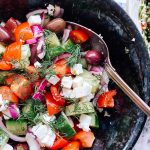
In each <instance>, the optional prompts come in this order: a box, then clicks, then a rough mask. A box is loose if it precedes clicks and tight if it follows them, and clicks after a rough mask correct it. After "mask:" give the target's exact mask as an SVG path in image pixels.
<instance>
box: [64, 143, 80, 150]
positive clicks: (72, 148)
mask: <svg viewBox="0 0 150 150" xmlns="http://www.w3.org/2000/svg"><path fill="white" fill-rule="evenodd" d="M79 149H80V143H79V142H77V141H73V142H70V143H69V144H68V145H67V146H65V147H64V148H63V149H62V150H79Z"/></svg>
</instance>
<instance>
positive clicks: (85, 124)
mask: <svg viewBox="0 0 150 150" xmlns="http://www.w3.org/2000/svg"><path fill="white" fill-rule="evenodd" d="M91 120H92V118H91V116H88V115H85V114H82V115H81V116H80V119H79V122H80V123H79V124H78V125H77V126H78V127H79V128H80V129H83V131H86V132H88V131H90V124H91Z"/></svg>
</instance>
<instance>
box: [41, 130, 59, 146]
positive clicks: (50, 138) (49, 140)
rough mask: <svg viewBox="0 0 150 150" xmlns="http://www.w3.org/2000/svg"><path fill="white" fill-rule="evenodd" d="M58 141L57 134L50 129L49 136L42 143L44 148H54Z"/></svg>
mask: <svg viewBox="0 0 150 150" xmlns="http://www.w3.org/2000/svg"><path fill="white" fill-rule="evenodd" d="M55 139H56V134H55V133H54V132H53V131H52V130H51V129H50V128H48V134H47V135H46V136H45V137H44V138H43V139H42V140H41V141H40V143H41V144H42V146H44V147H45V146H46V147H52V146H53V144H54V141H55Z"/></svg>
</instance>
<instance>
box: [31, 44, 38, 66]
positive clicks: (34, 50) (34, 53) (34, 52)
mask: <svg viewBox="0 0 150 150" xmlns="http://www.w3.org/2000/svg"><path fill="white" fill-rule="evenodd" d="M36 56H37V44H33V45H32V46H31V57H30V63H31V65H34V63H35V62H36V61H37V59H36Z"/></svg>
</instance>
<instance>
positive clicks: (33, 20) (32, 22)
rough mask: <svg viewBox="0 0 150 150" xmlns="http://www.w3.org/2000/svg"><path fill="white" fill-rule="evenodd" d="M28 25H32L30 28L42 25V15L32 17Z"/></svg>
mask: <svg viewBox="0 0 150 150" xmlns="http://www.w3.org/2000/svg"><path fill="white" fill-rule="evenodd" d="M28 23H29V24H30V26H32V25H35V24H41V23H42V20H41V17H40V15H34V16H30V17H29V18H28Z"/></svg>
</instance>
